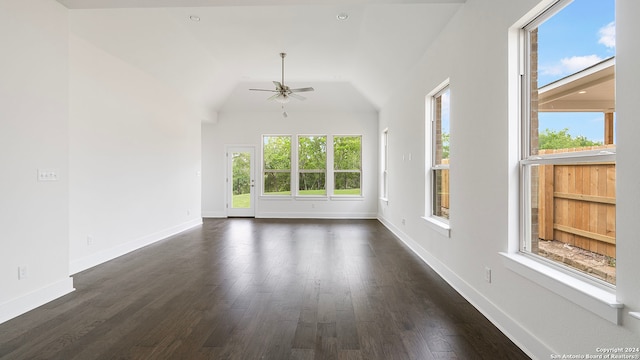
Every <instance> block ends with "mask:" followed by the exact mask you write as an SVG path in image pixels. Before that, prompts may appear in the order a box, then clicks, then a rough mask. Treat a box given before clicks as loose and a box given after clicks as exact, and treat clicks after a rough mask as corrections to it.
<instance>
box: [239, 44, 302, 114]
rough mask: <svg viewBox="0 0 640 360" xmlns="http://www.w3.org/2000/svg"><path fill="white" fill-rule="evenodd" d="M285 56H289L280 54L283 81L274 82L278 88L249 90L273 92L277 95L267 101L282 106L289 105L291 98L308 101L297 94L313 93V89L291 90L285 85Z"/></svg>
mask: <svg viewBox="0 0 640 360" xmlns="http://www.w3.org/2000/svg"><path fill="white" fill-rule="evenodd" d="M285 56H287V54H286V53H280V57H281V58H282V81H281V82H279V81H274V82H273V84H274V85H275V86H276V88H275V90H268V89H249V90H252V91H268V92H273V93H275V94H273V95H272V96H270V97H269V98H267V100H275V101H277V102H279V103H281V104H286V103H288V102H289V100H291V98H294V99H298V100H306V99H307V98H305V97H304V96H300V95H298V94H296V93H299V92H307V91H313V90H314V89H313V88H312V87H305V88H298V89H291V88H289V87H288V86H287V85H285V83H284V58H285ZM283 115H284V116H285V117H286V116H287V113H286V112H284V113H283Z"/></svg>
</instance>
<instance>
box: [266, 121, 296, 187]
mask: <svg viewBox="0 0 640 360" xmlns="http://www.w3.org/2000/svg"><path fill="white" fill-rule="evenodd" d="M265 137H289V139H290V140H289V144H290V150H289V151H290V152H289V154H290V155H289V170H285V169H271V170H270V172H279V173H285V172H288V173H289V184H290V186H289V191H290V194H287V195H273V194H265V193H264V174H265V172H267V169H265V168H264V138H265ZM260 167H261V173H260V178H261V179H260V181H261V185H260V195H259V197H258V198H259V199H292V198H293V196H294V195H293V194H294V192H293V189H292V187H293V135H291V134H285V135H277V134H263V135H262V136H260Z"/></svg>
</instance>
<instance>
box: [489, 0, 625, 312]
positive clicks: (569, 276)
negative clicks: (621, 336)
mask: <svg viewBox="0 0 640 360" xmlns="http://www.w3.org/2000/svg"><path fill="white" fill-rule="evenodd" d="M571 1H572V0H558V1H556V2H554V3H552V4H550V5H549V6H547V7H545V8H544V9H541V11H539V12H537V13H535V14H533V16H530V15H527V18H524V19H522V20H521V21H519V22H518V23H516V24H514V26H513V27H512V28H511V30H510V34H509V39H510V43H509V46H510V48H511V50H510V51H509V53H510V65H509V69H510V70H509V72H510V94H512V95H510V97H509V98H510V100H509V103H510V108H511V110H510V116H511V117H512V118H517V121H514V122H513V123H512V126H510V128H511V130H510V131H509V134H510V135H512V136H513V139H514V141H510V142H509V143H510V150H511V151H512V154H513V155H512V156H511V155H510V163H511V164H513V165H514V166H515V169H514V170H515V171H514V172H513V177H510V179H511V180H512V181H510V183H511V185H510V190H509V192H510V194H511V195H510V196H512V198H511V199H512V200H511V201H510V207H512V208H513V209H514V210H515V211H513V213H517V214H518V215H516V216H513V217H510V223H511V224H513V225H514V226H513V227H511V226H510V227H511V229H513V231H512V230H510V231H509V233H510V236H509V239H510V241H509V244H508V251H506V252H500V255H501V257H502V260H503V264H504V266H505V267H506V268H508V269H509V270H511V271H513V272H515V273H517V274H519V275H521V276H523V277H524V278H525V279H527V280H529V281H532V282H534V283H536V284H538V285H540V286H542V287H543V288H545V289H547V290H549V291H551V292H553V293H555V294H557V295H559V296H562V297H564V298H565V299H567V300H569V301H571V302H572V303H574V304H576V305H579V306H581V307H582V308H584V309H586V310H588V311H590V312H592V313H594V314H596V315H598V316H600V317H602V318H604V319H606V320H608V321H610V322H611V323H614V324H618V325H619V324H620V321H621V314H622V311H623V309H624V304H623V303H621V302H619V301H618V300H617V298H616V292H615V287H612V286H610V284H608V283H604V281H598V280H597V279H595V278H592V277H588V276H586V275H585V274H583V273H581V272H579V271H577V270H572V269H571V268H569V267H567V266H563V265H560V264H558V263H555V262H553V261H552V260H549V259H546V258H544V257H542V256H538V255H536V254H532V253H531V252H525V251H522V250H523V243H524V242H525V241H526V239H527V237H526V235H527V231H531V230H527V227H528V226H529V225H528V224H527V223H526V222H527V221H531V217H530V211H531V210H530V209H528V208H529V207H530V204H529V203H528V201H529V199H531V197H530V195H531V191H532V189H531V187H530V183H529V180H528V179H527V178H526V175H527V174H526V172H527V171H528V170H527V167H530V166H534V165H536V164H553V163H557V162H564V161H566V160H567V159H570V161H571V162H572V163H579V162H592V161H593V160H594V159H597V160H596V161H598V162H600V161H606V160H611V159H613V160H614V161H615V149H614V151H608V150H611V149H607V151H590V152H589V151H585V152H580V153H570V155H561V156H558V155H557V154H544V155H530V149H531V147H530V139H531V127H530V114H531V107H530V105H531V81H530V76H531V71H530V67H531V63H530V60H531V57H530V51H531V44H530V43H528V41H529V37H528V35H529V32H530V31H531V30H532V29H533V28H537V27H538V26H539V25H540V24H542V23H543V22H544V21H546V20H547V19H549V18H550V17H552V16H553V15H555V14H556V13H557V12H558V11H560V10H561V9H562V8H564V7H565V6H566V5H568V4H569V3H571ZM516 152H517V154H515V153H516ZM511 160H513V162H511ZM527 219H529V220H527Z"/></svg>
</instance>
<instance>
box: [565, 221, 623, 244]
mask: <svg viewBox="0 0 640 360" xmlns="http://www.w3.org/2000/svg"><path fill="white" fill-rule="evenodd" d="M553 228H554V229H556V230H559V231H563V232H566V233H569V234H573V235H580V236H584V237H586V238H591V239H595V240H598V241H602V242H606V243H609V244H615V243H616V238H614V237H611V236H607V235H602V234H597V233H593V232H590V231H585V230H580V229H576V228H573V227H571V226H565V225H560V224H555V225H554V226H553Z"/></svg>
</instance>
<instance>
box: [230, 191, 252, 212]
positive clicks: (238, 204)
mask: <svg viewBox="0 0 640 360" xmlns="http://www.w3.org/2000/svg"><path fill="white" fill-rule="evenodd" d="M249 195H250V194H240V195H233V203H232V207H233V208H234V209H247V208H250V207H251V197H250V196H249Z"/></svg>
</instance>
